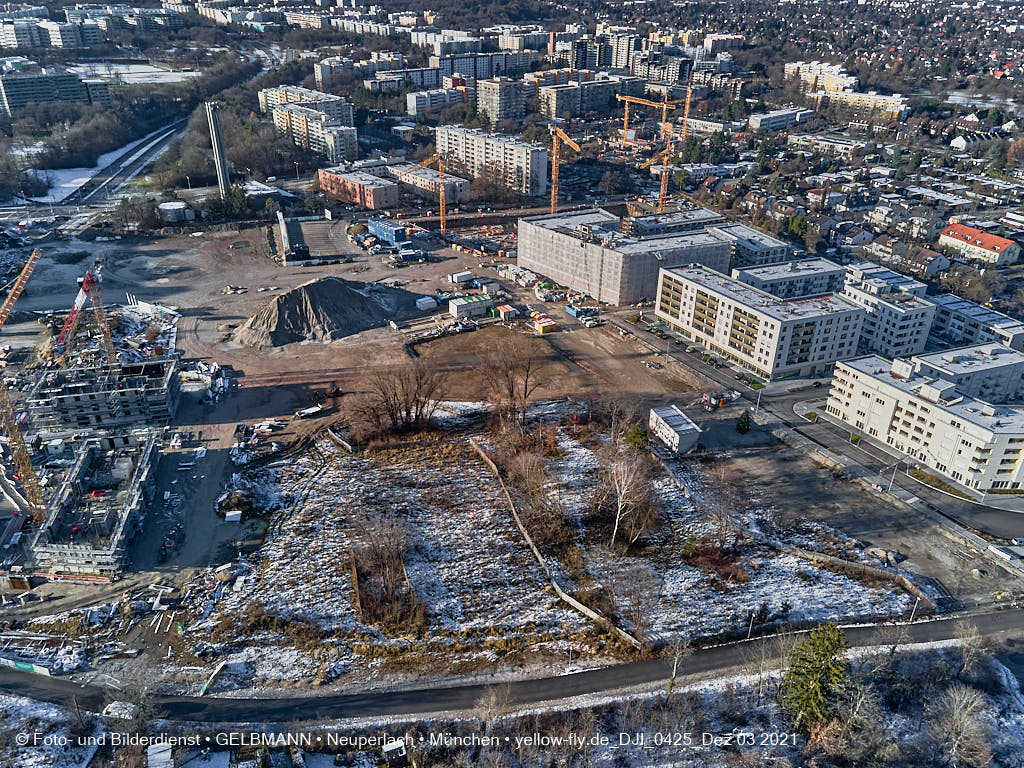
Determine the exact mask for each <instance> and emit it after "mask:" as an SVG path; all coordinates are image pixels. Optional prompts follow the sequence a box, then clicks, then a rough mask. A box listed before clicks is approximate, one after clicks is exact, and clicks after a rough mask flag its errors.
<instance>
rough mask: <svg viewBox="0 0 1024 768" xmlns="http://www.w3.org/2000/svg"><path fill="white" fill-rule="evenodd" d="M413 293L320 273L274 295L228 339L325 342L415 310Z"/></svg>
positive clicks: (272, 343)
mask: <svg viewBox="0 0 1024 768" xmlns="http://www.w3.org/2000/svg"><path fill="white" fill-rule="evenodd" d="M415 301H416V296H415V295H414V294H411V293H408V292H407V291H403V290H400V289H397V288H386V287H384V286H380V285H373V284H370V283H359V282H353V281H350V280H343V279H341V278H340V277H321V278H318V279H316V280H310V281H309V282H308V283H303V284H302V285H300V286H298V287H296V288H293V289H292V290H290V291H285V292H284V293H282V294H280V295H278V296H276V297H274V298H273V299H271V300H270V301H269V302H267V303H266V304H264V305H263V307H261V308H260V310H259V311H258V312H257V313H256V314H254V315H253V316H252V317H250V318H249V319H248V320H246V321H245V322H244V323H243V324H242V325H240V326H239V327H238V328H237V329H236V330H235V332H234V333H233V334H232V338H233V339H234V340H235V341H236V342H237V343H239V344H242V345H244V346H247V347H279V346H282V345H284V344H292V343H295V342H300V341H317V342H329V341H334V340H336V339H342V338H345V337H346V336H351V335H352V334H354V333H359V332H360V331H365V330H368V329H370V328H379V327H380V326H382V325H384V323H386V322H387V321H388V320H399V319H402V318H404V317H406V316H408V315H410V314H412V313H413V312H414V311H415V308H416V304H415Z"/></svg>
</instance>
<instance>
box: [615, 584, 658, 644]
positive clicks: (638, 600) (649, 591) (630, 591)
mask: <svg viewBox="0 0 1024 768" xmlns="http://www.w3.org/2000/svg"><path fill="white" fill-rule="evenodd" d="M615 581H616V582H617V586H618V590H617V591H618V592H619V594H620V595H622V597H623V598H624V601H625V609H626V610H625V612H626V618H627V619H629V623H630V624H631V625H632V627H633V636H634V637H635V638H636V639H637V640H639V641H640V642H641V644H646V642H647V630H648V624H649V623H650V618H651V611H652V610H653V609H654V606H656V605H657V604H658V595H659V594H660V593H661V582H659V581H658V579H657V578H656V577H655V576H654V574H653V573H651V571H650V570H649V569H647V568H646V567H644V566H642V565H637V566H635V567H631V568H627V569H624V570H622V571H619V573H618V574H616V576H615Z"/></svg>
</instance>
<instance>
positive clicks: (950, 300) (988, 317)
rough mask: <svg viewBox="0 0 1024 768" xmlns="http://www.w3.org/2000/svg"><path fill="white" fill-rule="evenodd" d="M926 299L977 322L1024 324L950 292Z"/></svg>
mask: <svg viewBox="0 0 1024 768" xmlns="http://www.w3.org/2000/svg"><path fill="white" fill-rule="evenodd" d="M928 300H929V301H931V303H932V304H935V305H937V306H940V307H943V308H944V309H947V310H949V311H950V312H958V313H959V314H961V315H965V316H967V317H969V318H971V319H972V320H977V321H978V322H979V323H985V324H987V325H994V326H999V327H1001V328H1002V327H1007V326H1014V325H1024V323H1022V322H1021V321H1020V320H1014V319H1013V318H1012V317H1010V316H1009V315H1004V314H1003V313H1002V312H997V311H996V310H994V309H989V308H988V307H983V306H981V305H980V304H975V303H974V302H973V301H971V300H970V299H962V298H960V297H959V296H955V295H953V294H952V293H942V294H939V295H938V296H929V297H928Z"/></svg>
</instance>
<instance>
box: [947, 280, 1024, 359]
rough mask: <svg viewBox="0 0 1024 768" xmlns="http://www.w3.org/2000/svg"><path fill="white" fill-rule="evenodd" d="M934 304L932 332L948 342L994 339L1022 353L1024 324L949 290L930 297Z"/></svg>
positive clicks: (975, 342)
mask: <svg viewBox="0 0 1024 768" xmlns="http://www.w3.org/2000/svg"><path fill="white" fill-rule="evenodd" d="M928 300H929V301H930V302H931V303H932V304H934V305H935V318H934V320H933V321H932V335H933V336H935V337H936V338H937V339H940V340H941V341H943V342H946V343H951V344H978V343H981V342H986V341H994V342H997V343H999V344H1002V345H1003V346H1004V347H1009V348H1010V349H1016V350H1018V351H1021V352H1024V323H1022V322H1021V321H1020V320H1014V319H1013V318H1012V317H1010V316H1009V315H1004V314H1003V313H1002V312H996V311H995V310H994V309H988V308H987V307H983V306H981V305H980V304H975V303H974V302H973V301H969V300H968V299H961V298H960V297H959V296H954V295H953V294H952V293H943V294H941V295H939V296H930V297H928Z"/></svg>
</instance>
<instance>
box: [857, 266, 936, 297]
mask: <svg viewBox="0 0 1024 768" xmlns="http://www.w3.org/2000/svg"><path fill="white" fill-rule="evenodd" d="M847 270H848V271H849V274H850V279H851V280H853V281H858V282H864V283H871V284H873V285H882V284H885V285H888V286H890V287H892V288H895V289H896V290H899V291H923V290H925V289H927V286H926V285H925V284H924V283H922V282H921V281H920V280H915V279H914V278H912V277H907V276H906V275H902V274H900V273H899V272H894V271H893V270H891V269H889V268H888V267H883V266H882V265H880V264H875V263H874V262H873V261H855V262H854V263H852V264H850V265H848V267H847Z"/></svg>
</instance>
